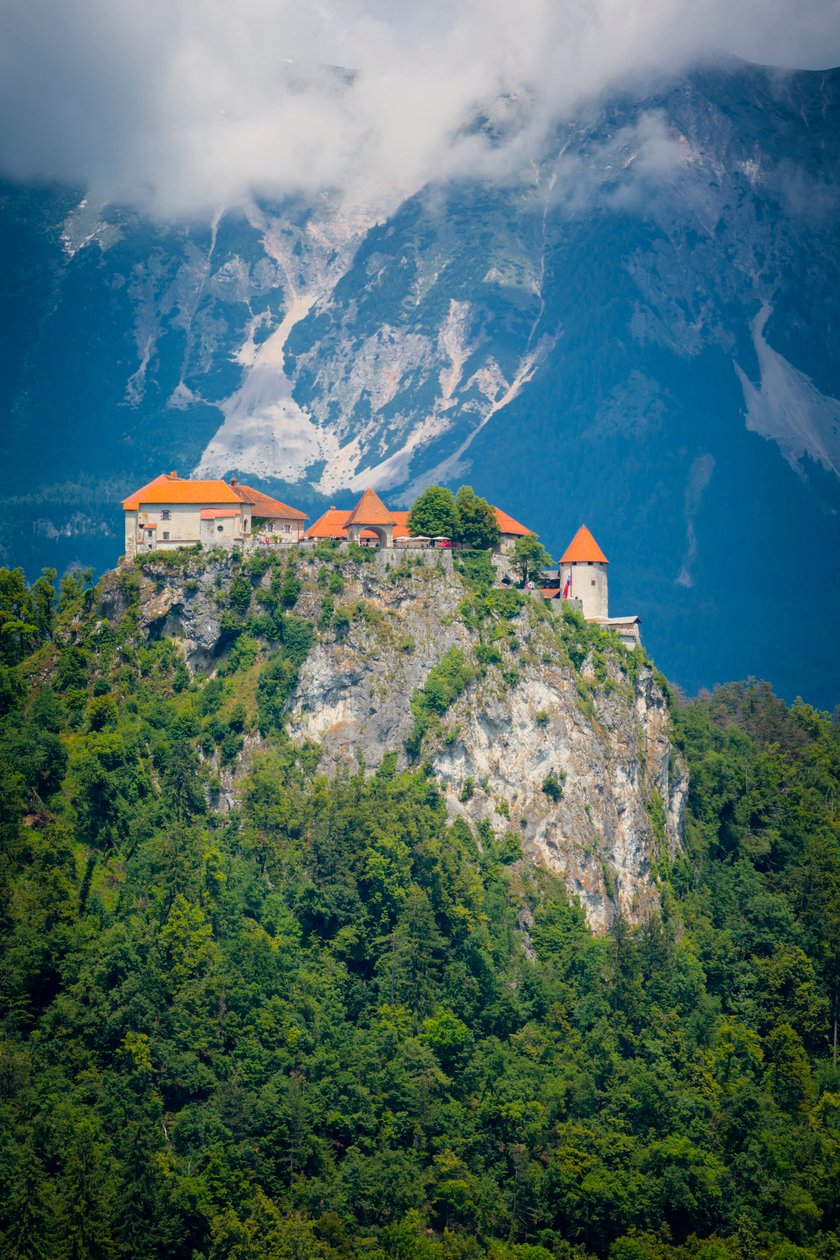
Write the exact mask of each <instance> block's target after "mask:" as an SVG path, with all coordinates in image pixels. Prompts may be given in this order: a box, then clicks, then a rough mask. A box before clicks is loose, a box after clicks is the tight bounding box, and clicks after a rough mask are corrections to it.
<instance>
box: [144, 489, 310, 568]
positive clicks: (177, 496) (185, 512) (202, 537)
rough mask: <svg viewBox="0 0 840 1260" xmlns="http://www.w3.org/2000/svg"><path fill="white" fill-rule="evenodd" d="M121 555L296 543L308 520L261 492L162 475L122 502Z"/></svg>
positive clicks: (300, 513) (295, 509)
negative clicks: (257, 541) (254, 542)
mask: <svg viewBox="0 0 840 1260" xmlns="http://www.w3.org/2000/svg"><path fill="white" fill-rule="evenodd" d="M123 510H124V512H125V554H126V555H127V556H136V555H142V554H144V553H145V552H149V551H160V550H164V551H165V550H172V549H174V548H176V547H191V546H194V545H195V544H196V543H200V544H201V545H202V546H204V547H235V546H243V545H244V544H245V543H246V542H249V541H250V540H251V539H252V538H254V539H262V540H263V541H266V542H269V541H272V542H285V543H297V542H300V540H301V538H302V537H303V533H304V530H305V528H306V521H307V520H308V517H307V516H306V514H305V513H304V512H299V511H298V510H297V508H292V507H288V506H287V504H285V503H281V502H280V501H279V500H278V499H272V498H271V497H270V496H269V495H267V494H263V493H262V491H260V490H254V489H252V488H251V487H250V486H243V485H240V484H239V483H238V482H237V481H236V480H235V479H232V480H231V481H230V482H227V481H215V480H212V481H205V480H200V481H199V480H196V481H193V480H190V479H189V478H188V477H179V476H178V474H177V473H176V472H170V473H161V475H160V476H159V477H155V479H154V481H150V482H149V483H148V485H145V486H142V487H141V488H140V489H139V490H135V492H134V493H133V494H131V495H129V497H128V498H127V499H125V500H124V502H123Z"/></svg>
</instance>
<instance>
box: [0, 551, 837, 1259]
mask: <svg viewBox="0 0 840 1260" xmlns="http://www.w3.org/2000/svg"><path fill="white" fill-rule="evenodd" d="M156 563H159V561H158V562H156ZM168 563H170V564H172V565H177V564H183V563H187V562H186V561H184V558H183V557H177V556H175V557H172V558H170V559H169V561H168ZM188 563H189V564H192V565H193V566H194V567H196V568H197V567H200V565H201V563H202V562H201V561H200V560H199V559H193V560H190V561H188ZM365 563H367V562H366V561H365V559H364V558H363V557H362V556H361V555H357V554H355V553H353V554H352V555H350V556H349V558H348V556H347V553H344V559H343V560H342V559H341V558H340V557H338V556H337V555H335V554H334V553H333V552H332V551H331V549H330V548H325V549H323V551H322V554H321V557H320V567H319V569H318V588H319V590H320V591H321V593H322V603H321V608H320V613H319V615H318V618H316V619H312V618H307V617H304V616H302V615H301V614H300V608H299V602H298V601H299V595H300V589H301V581H300V574H299V572H298V571H297V569H296V568H295V566H294V564H292V563H286V562H275V561H273V560H272V559H270V558H269V557H257V558H255V559H254V560H253V561H251V562H248V563H247V564H241V565H239V566H238V568H236V571H235V572H234V573H232V576H231V579H230V581H229V582H227V583H226V584H224V585H222V586H220V587H219V589H218V592H217V595H218V600H219V603H220V606H223V609H224V612H223V616H224V619H225V621H224V624H225V627H226V629H225V634H226V638H225V644H224V647H223V651H222V652H221V655H220V656H219V657H218V659H216V660H215V661H214V662H213V673H212V676H211V675H210V673H209V672H206V671H205V672H199V673H197V674H196V675H195V676H192V674H191V672H190V670H188V668H187V667H186V665H185V663H184V661H183V659H182V658H181V656H180V655H179V654H178V652H177V651H176V649H175V647H174V646H173V643H172V642H171V640H169V639H167V638H159V639H154V638H153V637H149V636H144V635H142V634H141V633H140V632H139V631H138V607H137V589H138V573H139V572H140V571H141V568H142V566H140V565H138V566H137V567H135V568H125V569H123V570H122V571H121V572H120V574H119V576H118V577H117V578H112V579H111V581H112V583H113V584H114V588H115V589H117V590H118V591H119V592H120V594H121V598H122V599H123V608H122V612H121V614H120V616H119V617H115V618H112V619H108V618H105V617H103V616H102V615H101V608H100V606H99V603H98V599H99V596H98V594H97V592H95V591H93V590H91V589H90V587H89V585H88V584H87V583H86V582H85V580H84V579H83V578H82V579H70V580H69V581H67V582H65V584H64V589H63V591H62V593H61V596H60V598H56V597H55V594H54V592H53V590H52V585H53V580H54V575H50V574H47V575H46V576H45V578H44V580H43V581H42V582H41V583H40V584H38V583H36V584H35V585H34V586H33V587H32V588H31V589H29V588H27V587H26V585H25V583H23V580H22V577H21V576H20V575H19V574H16V573H8V572H6V571H2V572H0V627H2V628H0V645H2V647H0V652H2V655H1V656H0V661H1V662H2V664H0V775H2V783H0V842H2V858H0V884H1V885H2V890H1V891H0V915H2V966H1V967H0V984H1V985H2V1008H3V1024H2V1042H0V1116H1V1117H2V1118H1V1119H0V1256H2V1257H4V1258H5V1257H59V1258H64V1257H67V1258H70V1257H73V1258H74V1260H76V1258H78V1260H81V1258H82V1257H96V1258H99V1257H122V1256H124V1257H132V1260H134V1258H141V1260H145V1258H149V1260H152V1258H154V1260H157V1258H163V1257H172V1258H175V1257H177V1258H179V1260H180V1258H182V1257H183V1258H186V1260H190V1258H191V1260H200V1258H201V1257H205V1258H207V1260H211V1258H212V1260H221V1258H222V1257H226V1258H227V1257H229V1258H231V1260H246V1258H247V1260H262V1258H265V1260H269V1258H270V1260H275V1258H276V1260H285V1258H289V1260H293V1258H294V1260H309V1258H310V1257H311V1258H321V1260H345V1258H351V1257H353V1258H355V1257H367V1258H372V1260H386V1258H387V1260H438V1258H440V1260H479V1258H481V1257H490V1258H492V1260H514V1258H516V1260H550V1258H551V1257H562V1258H563V1260H571V1258H572V1257H580V1258H581V1260H583V1258H584V1257H588V1256H598V1257H605V1258H606V1257H611V1260H695V1258H696V1260H765V1258H768V1260H829V1258H830V1257H834V1256H836V1255H837V1253H838V1235H837V1230H838V1225H840V1069H839V1068H838V1065H837V1054H836V1032H835V1029H836V1019H837V1014H838V1009H837V1007H838V981H840V845H838V817H837V809H838V783H840V738H838V735H839V734H840V733H839V732H838V727H837V724H836V723H832V722H831V721H830V720H829V719H828V718H827V717H826V716H825V715H822V714H820V713H818V712H816V711H814V710H813V709H812V708H810V707H809V706H807V705H804V704H801V703H797V704H795V705H794V706H792V707H791V708H788V707H786V706H785V705H784V704H783V703H782V702H781V701H779V700H777V699H776V698H775V697H774V696H773V694H772V692H771V691H770V690H769V688H767V687H766V686H764V685H762V684H760V683H755V682H747V683H739V684H732V685H730V686H728V687H724V688H720V689H719V690H717V691H716V692H714V693H712V694H711V695H704V696H701V697H699V698H698V699H696V700H694V701H691V702H689V703H683V702H679V701H677V700H673V702H672V703H673V710H674V723H675V735H676V738H677V740H678V742H679V743H680V745H681V747H682V748H683V750H684V753H685V755H686V757H687V759H688V762H689V766H690V771H691V789H690V800H689V817H688V822H687V830H686V844H685V850H684V852H681V853H679V854H678V855H677V856H676V858H675V859H674V860H673V861H669V860H668V859H667V857H666V856H664V855H663V858H662V861H661V863H660V864H659V867H658V870H657V878H658V880H659V884H660V901H661V907H662V909H661V914H660V915H658V916H656V917H653V918H651V919H650V920H649V921H648V922H646V923H645V924H644V925H643V926H642V927H641V928H639V929H631V928H630V927H629V926H628V925H627V924H626V923H625V922H623V921H622V920H621V919H618V920H616V921H615V923H614V924H613V927H612V929H611V931H610V932H609V933H608V934H607V935H605V936H600V937H599V936H594V935H593V934H591V933H590V931H589V930H588V928H587V926H586V921H585V918H584V915H583V912H582V910H581V908H580V907H579V906H578V905H577V904H576V903H575V902H573V901H572V900H570V898H569V897H568V896H567V894H566V892H565V891H564V889H563V887H562V886H561V885H560V884H559V882H558V881H557V880H555V879H553V878H552V877H551V876H550V875H549V874H548V873H546V872H545V871H541V870H538V869H537V868H535V867H534V866H532V865H531V864H530V863H527V862H524V861H523V860H522V858H521V853H520V850H519V845H518V841H517V838H516V837H515V836H514V835H513V834H512V833H508V834H507V836H505V837H504V839H501V840H500V839H497V838H494V837H493V835H492V834H491V832H490V830H489V828H486V827H484V828H479V829H478V830H475V831H474V830H473V829H471V828H470V827H469V826H468V825H467V824H466V823H464V822H463V821H461V820H458V821H455V822H449V821H448V819H447V814H446V810H445V808H444V805H443V801H442V798H441V795H440V793H439V791H438V788H437V787H436V784H435V780H434V777H433V775H432V774H431V773H430V772H429V768H428V766H427V765H426V764H425V763H424V761H423V759H422V730H421V732H420V735H419V736H418V744H417V748H418V757H417V761H416V764H415V766H414V768H412V769H408V770H405V771H400V770H399V769H398V767H397V756H396V754H397V751H398V750H396V749H395V750H392V755H390V756H388V757H386V758H385V760H384V761H383V763H382V765H381V767H380V769H379V770H378V771H377V772H376V773H375V774H373V775H369V776H366V775H365V774H364V772H363V769H362V768H361V767H359V768H358V769H356V768H355V767H354V768H351V769H349V770H347V771H346V772H344V773H342V774H339V775H338V776H336V777H334V778H331V779H328V778H326V777H325V776H323V775H322V774H320V773H319V766H318V762H319V750H318V749H317V747H315V746H313V745H306V744H298V745H293V744H292V743H291V742H290V741H289V739H288V738H287V737H286V735H285V734H284V730H283V726H284V704H285V701H286V699H287V697H288V696H289V695H290V694H291V691H292V689H293V688H294V685H295V680H296V678H297V672H298V671H299V669H300V667H301V665H302V663H303V661H304V660H305V659H306V657H307V654H308V653H309V651H310V650H311V647H312V644H313V643H314V642H315V640H316V639H317V637H318V635H319V634H324V633H330V634H340V633H342V626H343V625H344V624H345V622H344V621H343V620H342V619H343V618H345V617H348V618H349V617H350V616H351V615H353V616H355V615H358V616H363V615H369V616H372V615H373V614H372V613H371V612H370V610H367V611H366V610H365V609H361V610H355V612H352V611H351V612H347V611H344V610H343V607H342V604H341V599H342V594H343V589H344V581H345V578H344V576H343V571H342V564H351V565H362V564H365ZM464 564H465V569H466V574H467V575H466V576H465V578H464V580H465V582H467V589H466V591H465V615H468V616H470V617H472V618H478V617H480V616H481V617H485V618H491V619H495V620H492V624H494V625H496V624H497V625H499V626H502V627H504V626H505V625H506V622H505V616H509V615H510V613H511V611H512V610H513V611H515V609H516V608H517V607H518V605H517V600H516V597H515V593H508V594H507V595H505V601H507V602H508V603H510V604H511V608H507V607H501V609H500V608H499V607H496V604H499V602H500V601H499V597H500V596H501V594H502V593H500V592H495V593H493V598H491V597H490V595H489V594H488V592H487V590H486V584H482V582H481V581H478V580H477V579H476V577H475V574H476V573H481V571H482V565H481V561H480V560H472V561H470V560H469V559H468V560H466V561H465V562H464ZM322 575H323V576H322ZM494 601H495V602H494ZM502 603H504V601H502ZM296 609H297V611H296ZM558 634H560V635H561V636H562V637H563V641H564V642H565V643H566V650H567V653H568V657H569V661H570V668H577V667H579V666H580V665H581V664H582V663H583V661H584V660H585V659H586V658H587V657H589V658H590V659H592V658H593V657H597V656H598V654H599V652H601V651H602V650H603V651H606V650H607V649H606V648H603V649H602V647H601V646H600V643H601V636H600V632H592V631H591V630H590V628H587V627H585V626H584V625H583V624H582V623H579V622H577V621H576V620H575V619H574V618H571V619H570V620H569V621H568V623H564V624H563V625H562V626H561V627H560V629H559V630H558ZM491 639H492V636H491ZM616 650H619V649H616ZM634 659H635V658H632V657H631V656H630V655H628V656H627V661H628V668H631V667H632V664H633V660H634ZM488 660H489V657H488ZM480 668H495V666H494V665H493V664H492V663H490V664H485V663H483V662H482V661H481V660H476V661H475V662H469V663H468V662H466V661H465V660H464V659H463V658H461V659H458V660H456V659H454V658H451V659H447V660H446V661H442V662H441V665H440V668H439V669H438V670H437V672H435V673H434V674H433V675H430V678H429V682H428V684H427V687H426V688H425V689H424V691H423V692H422V693H418V695H416V696H415V697H414V700H413V706H412V707H413V713H414V718H415V722H416V724H417V725H418V726H419V727H423V724H424V723H425V724H427V725H428V723H430V722H431V721H432V720H433V719H434V717H435V715H436V714H438V713H439V712H441V706H443V709H444V710H445V707H446V704H447V703H448V702H449V699H450V698H451V696H452V695H453V694H456V693H457V691H458V689H459V688H460V687H462V686H463V685H464V679H465V676H466V671H467V669H469V670H477V669H480ZM406 699H407V701H408V698H406ZM547 790H548V789H547ZM552 790H555V791H557V792H562V784H560V783H556V784H554V785H552ZM660 825H661V822H660Z"/></svg>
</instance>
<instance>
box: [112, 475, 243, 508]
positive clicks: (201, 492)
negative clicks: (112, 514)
mask: <svg viewBox="0 0 840 1260" xmlns="http://www.w3.org/2000/svg"><path fill="white" fill-rule="evenodd" d="M239 502H240V498H239V495H238V494H236V493H235V491H234V489H233V487H232V486H229V485H228V483H227V482H226V481H191V480H190V479H189V478H188V477H179V476H178V475H177V473H162V474H161V476H160V477H155V479H154V481H150V482H149V484H148V485H147V486H143V487H142V488H141V489H140V490H135V491H134V494H132V495H129V497H128V498H127V499H125V500H124V502H123V507H124V508H125V510H126V512H130V511H134V510H136V509H137V508H139V507H140V505H141V504H142V503H239Z"/></svg>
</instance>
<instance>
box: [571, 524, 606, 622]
mask: <svg viewBox="0 0 840 1260" xmlns="http://www.w3.org/2000/svg"><path fill="white" fill-rule="evenodd" d="M608 563H609V561H608V560H607V557H606V556H605V555H604V553H603V551H602V550H601V548H600V547H599V546H598V544H597V543H596V541H595V539H594V538H593V537H592V535H591V534H590V532H589V530H588V529H587V528H586V526H585V525H581V527H580V529H579V530H578V532H577V533H576V534H575V536H574V538H573V539H572V541H571V542H570V543H569V545H568V547H567V548H566V550H565V551H564V552H563V555H562V556H561V557H560V585H561V587H562V590H563V592H564V598H566V597H568V598H570V599H579V600H580V602H581V604H582V606H583V615H584V617H585V618H586V620H587V621H606V619H607V617H608V616H609V612H608V608H609V597H608V592H607V565H608ZM567 587H568V589H567Z"/></svg>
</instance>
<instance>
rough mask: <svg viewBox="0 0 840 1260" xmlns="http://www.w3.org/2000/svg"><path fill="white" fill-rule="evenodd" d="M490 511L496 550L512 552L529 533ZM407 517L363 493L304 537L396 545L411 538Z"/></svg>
mask: <svg viewBox="0 0 840 1260" xmlns="http://www.w3.org/2000/svg"><path fill="white" fill-rule="evenodd" d="M493 511H494V512H495V513H496V522H497V524H498V526H499V545H498V548H497V549H498V550H499V551H500V552H508V551H510V550H512V548H513V545H514V543H515V542H516V540H517V538H523V537H524V536H525V535H526V534H529V533H530V532H531V531H530V530H529V529H526V528H525V526H524V525H520V524H519V521H515V520H514V519H513V517H512V516H509V515H508V514H507V512H503V511H502V510H501V509H500V508H497V507H494V508H493ZM408 516H409V514H408V512H393V511H391V510H390V509H389V508H387V507H386V506H385V504H384V503H383V502H382V500H381V499H380V497H379V495H378V494H376V492H375V491H373V490H366V491H365V492H364V494H363V495H362V497H361V499H360V500H359V502H358V503H357V504H356V506H355V507H354V508H353V509H352V510H351V511H347V510H346V509H345V508H337V507H330V508H328V509H327V511H326V512H325V513H324V514H323V516H320V517H319V518H318V520H317V521H316V522H315V524H314V525H310V527H309V529H308V530H307V531H306V537H307V539H312V540H314V541H317V540H319V539H321V538H334V539H336V540H339V541H343V540H345V539H348V538H350V535H351V533H352V535H353V539H355V541H356V542H361V543H363V544H368V545H370V544H371V543H375V544H377V545H378V546H385V547H393V546H394V545H396V546H399V545H400V544H401V543H404V542H405V541H406V540H407V539H409V538H411V536H412V535H411V531H410V530H409V528H408ZM389 529H390V541H383V539H384V538H386V537H387V536H388V532H389ZM351 541H352V539H351Z"/></svg>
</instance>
